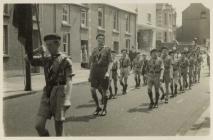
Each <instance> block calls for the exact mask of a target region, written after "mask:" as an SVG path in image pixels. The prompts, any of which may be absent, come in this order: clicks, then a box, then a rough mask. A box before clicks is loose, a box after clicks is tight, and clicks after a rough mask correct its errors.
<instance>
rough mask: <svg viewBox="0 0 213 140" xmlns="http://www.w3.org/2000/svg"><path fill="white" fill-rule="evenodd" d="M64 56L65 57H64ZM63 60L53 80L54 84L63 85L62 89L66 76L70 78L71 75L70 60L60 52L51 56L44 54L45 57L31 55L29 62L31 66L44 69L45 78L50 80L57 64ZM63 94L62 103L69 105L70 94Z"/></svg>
mask: <svg viewBox="0 0 213 140" xmlns="http://www.w3.org/2000/svg"><path fill="white" fill-rule="evenodd" d="M65 58H66V59H65ZM64 59H65V61H64V62H63V65H62V67H61V68H60V71H59V73H58V77H57V80H56V81H55V84H58V83H59V84H60V85H64V89H65V86H66V80H67V78H68V77H69V78H72V76H73V70H72V61H71V60H70V59H69V58H68V57H67V56H66V55H65V54H62V53H59V54H57V55H56V56H54V57H51V56H45V57H40V56H39V57H33V60H31V64H32V65H33V66H42V67H44V69H45V70H46V72H47V73H46V74H47V80H50V79H51V78H52V77H53V75H55V74H56V73H57V71H58V68H59V65H60V63H61V62H62V60H64ZM64 94H65V98H64V99H65V100H64V101H63V103H64V105H66V106H69V105H71V102H70V96H71V93H64Z"/></svg>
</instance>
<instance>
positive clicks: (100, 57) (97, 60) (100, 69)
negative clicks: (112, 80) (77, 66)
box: [90, 47, 112, 78]
mask: <svg viewBox="0 0 213 140" xmlns="http://www.w3.org/2000/svg"><path fill="white" fill-rule="evenodd" d="M111 62H112V55H111V50H110V48H109V47H102V48H99V47H96V48H94V50H93V52H92V55H91V70H90V78H94V77H104V76H105V74H106V72H107V70H108V66H109V64H110V63H111Z"/></svg>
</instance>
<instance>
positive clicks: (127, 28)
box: [125, 14, 130, 33]
mask: <svg viewBox="0 0 213 140" xmlns="http://www.w3.org/2000/svg"><path fill="white" fill-rule="evenodd" d="M125 25H126V27H125V28H126V29H125V30H126V32H128V33H130V15H129V14H125Z"/></svg>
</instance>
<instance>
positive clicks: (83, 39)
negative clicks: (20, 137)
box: [3, 4, 137, 76]
mask: <svg viewBox="0 0 213 140" xmlns="http://www.w3.org/2000/svg"><path fill="white" fill-rule="evenodd" d="M13 7H14V5H13V4H9V5H7V4H5V5H4V56H3V57H4V59H3V61H4V72H5V73H4V75H5V76H13V75H22V74H23V69H24V68H25V66H24V63H25V62H24V59H23V58H24V55H25V54H24V49H23V46H21V44H20V43H19V41H18V35H17V30H16V29H15V28H14V27H13V25H12V18H13ZM136 17H137V16H136V13H135V12H134V11H128V10H125V9H121V8H119V7H115V6H112V5H108V4H40V5H39V24H40V27H41V35H42V36H44V35H45V34H47V33H57V34H59V35H61V37H62V47H61V51H63V52H64V53H66V54H68V55H69V56H70V57H71V58H72V61H73V62H74V63H79V65H80V63H81V62H86V63H88V58H89V56H90V54H91V52H92V49H93V48H94V47H96V46H97V41H96V38H95V36H96V34H97V33H103V34H105V36H106V46H108V47H110V48H112V49H113V50H115V51H116V52H117V53H119V52H120V50H121V49H122V48H127V49H128V50H129V49H131V47H132V46H134V47H135V46H136ZM32 19H33V21H34V24H33V29H34V30H33V47H34V48H36V47H38V46H39V32H38V27H37V24H36V17H35V12H34V16H33V18H32ZM32 72H37V73H39V72H42V71H41V70H40V68H35V67H33V68H32Z"/></svg>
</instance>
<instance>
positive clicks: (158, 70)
mask: <svg viewBox="0 0 213 140" xmlns="http://www.w3.org/2000/svg"><path fill="white" fill-rule="evenodd" d="M150 54H151V59H150V60H149V62H148V66H147V70H148V95H149V99H150V104H149V109H152V108H153V107H154V108H157V107H158V100H159V87H160V82H162V80H163V73H164V66H163V61H162V59H161V58H159V57H158V56H157V50H156V49H152V50H151V51H150ZM153 86H154V88H155V102H154V101H153V95H152V87H153Z"/></svg>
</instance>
